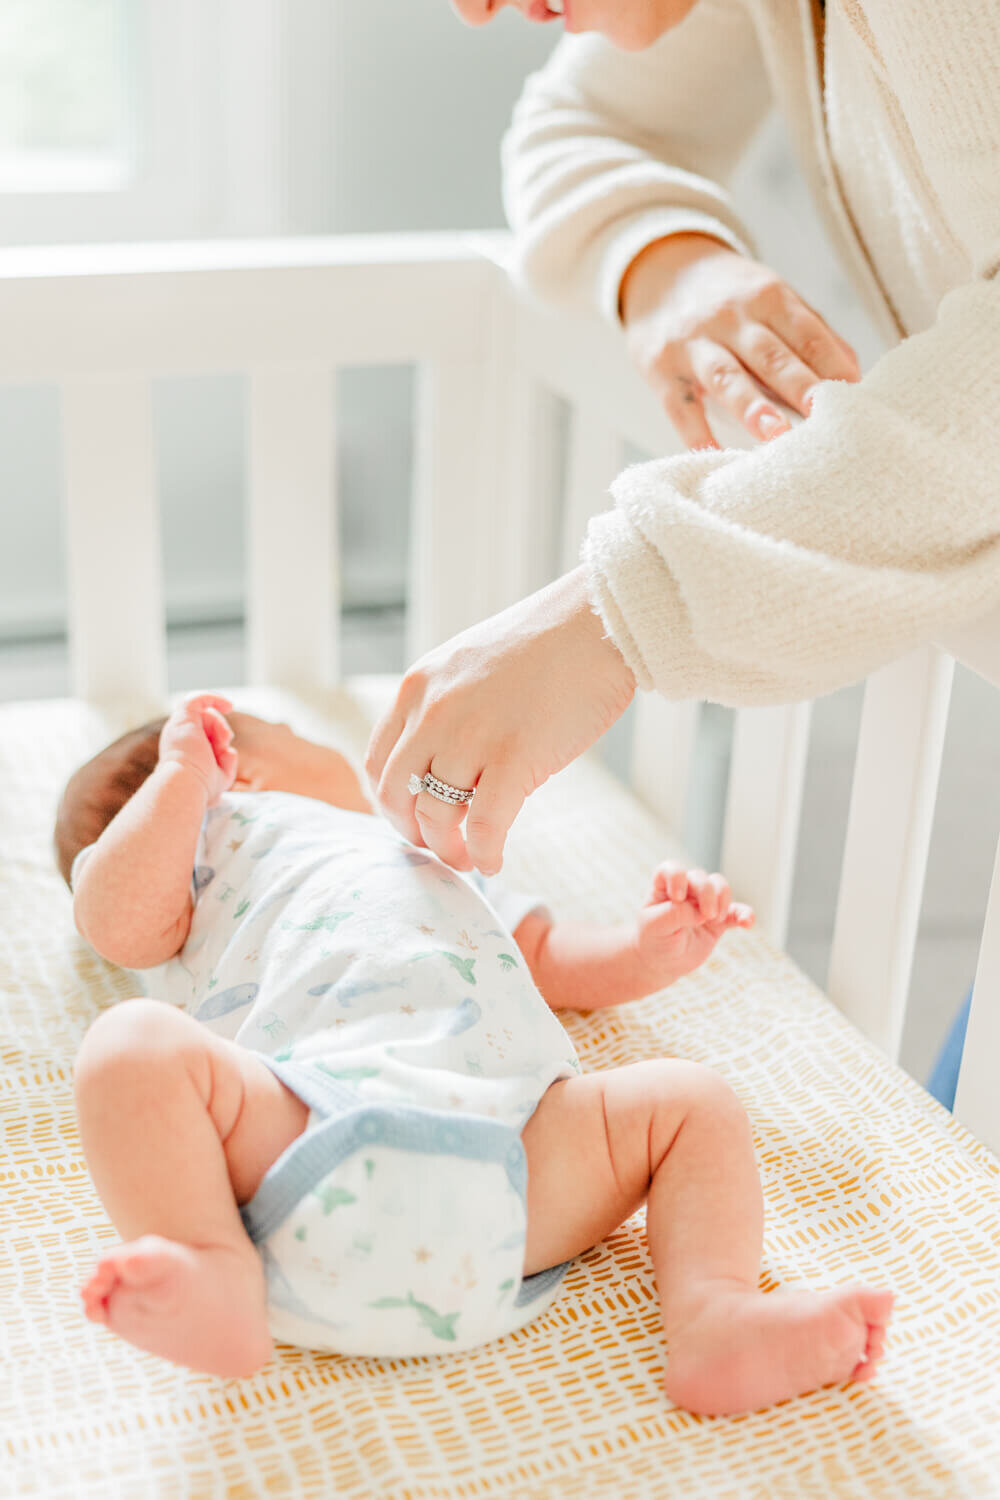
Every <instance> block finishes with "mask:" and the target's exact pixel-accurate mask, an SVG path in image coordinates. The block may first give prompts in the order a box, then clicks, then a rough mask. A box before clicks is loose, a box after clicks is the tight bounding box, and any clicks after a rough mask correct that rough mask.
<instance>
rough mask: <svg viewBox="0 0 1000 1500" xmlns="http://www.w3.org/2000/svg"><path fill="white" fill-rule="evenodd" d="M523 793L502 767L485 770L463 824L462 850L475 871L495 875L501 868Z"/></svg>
mask: <svg viewBox="0 0 1000 1500" xmlns="http://www.w3.org/2000/svg"><path fill="white" fill-rule="evenodd" d="M525 795H526V794H525V792H524V790H523V788H522V787H521V786H520V785H519V784H518V782H517V780H516V779H515V777H514V776H513V775H512V774H511V772H510V771H509V770H508V769H507V768H505V767H504V766H502V765H494V766H487V767H486V769H485V770H484V771H483V774H482V776H480V778H479V783H478V785H477V787H476V795H475V796H474V797H473V799H472V802H471V803H470V805H469V812H468V816H467V818H466V820H465V846H466V848H467V849H468V851H469V857H470V859H471V860H472V863H473V864H474V865H475V867H476V869H477V870H481V871H482V873H483V874H484V875H495V874H496V873H497V871H498V870H499V869H500V867H501V865H502V864H503V850H504V844H505V843H506V840H507V831H508V829H509V828H510V826H511V824H512V823H513V821H514V819H515V818H516V817H517V815H518V813H519V812H520V811H521V808H522V806H523V805H524V799H525Z"/></svg>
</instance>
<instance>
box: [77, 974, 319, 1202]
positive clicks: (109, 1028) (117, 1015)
mask: <svg viewBox="0 0 1000 1500" xmlns="http://www.w3.org/2000/svg"><path fill="white" fill-rule="evenodd" d="M74 1083H75V1089H76V1097H77V1107H78V1110H79V1111H80V1112H81V1115H82V1114H84V1113H85V1112H88V1111H89V1110H91V1109H92V1108H94V1107H100V1108H102V1109H104V1110H106V1109H108V1108H109V1107H114V1103H113V1102H117V1104H118V1105H119V1106H120V1107H121V1108H122V1109H123V1110H124V1111H125V1113H126V1115H127V1114H128V1113H129V1106H130V1102H131V1101H133V1100H134V1098H135V1096H136V1095H137V1093H138V1094H140V1095H144V1096H149V1095H150V1094H152V1095H153V1096H155V1097H156V1098H157V1099H158V1100H161V1101H162V1103H163V1109H164V1111H165V1112H169V1111H171V1110H172V1111H173V1114H174V1116H175V1117H177V1124H178V1125H179V1124H180V1122H181V1117H182V1116H183V1112H184V1111H185V1110H192V1109H194V1110H201V1109H204V1110H206V1111H207V1113H208V1115H209V1117H210V1119H211V1121H212V1124H213V1125H214V1126H215V1129H216V1130H217V1132H218V1135H219V1141H220V1144H221V1146H222V1150H223V1153H224V1155H225V1159H226V1166H227V1168H228V1171H229V1178H230V1181H231V1183H232V1187H233V1192H234V1194H235V1197H236V1201H237V1203H245V1202H247V1201H248V1200H249V1199H250V1198H251V1197H252V1196H253V1194H254V1193H255V1192H256V1190H257V1187H258V1185H259V1183H260V1180H261V1178H262V1177H263V1176H264V1173H265V1172H266V1171H267V1169H268V1167H269V1166H271V1164H272V1163H273V1162H274V1161H276V1160H277V1158H278V1157H279V1156H280V1155H281V1153H282V1152H283V1151H284V1150H285V1148H286V1147H287V1146H289V1145H290V1144H291V1142H292V1141H293V1140H294V1139H295V1138H296V1136H298V1135H301V1133H302V1131H303V1130H304V1129H305V1127H306V1123H307V1121H308V1118H309V1109H308V1106H307V1105H305V1104H304V1103H303V1101H302V1100H301V1099H300V1098H298V1096H297V1095H296V1094H293V1093H292V1092H291V1090H290V1089H287V1088H286V1087H285V1085H284V1084H283V1083H282V1082H281V1081H280V1080H279V1079H278V1078H277V1077H276V1076H275V1074H274V1073H273V1072H272V1071H271V1069H270V1068H269V1067H268V1066H267V1065H266V1063H264V1062H263V1060H262V1059H261V1058H260V1057H258V1056H257V1055H255V1054H254V1053H253V1052H250V1051H248V1049H247V1048H245V1047H238V1046H237V1045H236V1044H235V1043H234V1042H230V1041H226V1040H225V1039H224V1038H223V1037H220V1036H216V1034H215V1033H214V1032H212V1031H209V1029H208V1028H207V1027H206V1026H203V1025H202V1024H201V1023H200V1022H199V1021H196V1020H194V1018H193V1017H192V1016H189V1015H187V1014H186V1013H185V1012H184V1011H182V1010H180V1009H178V1008H177V1007H176V1006H173V1005H168V1004H166V1003H165V1002H163V1001H160V1000H150V999H146V998H141V999H136V1000H130V1001H128V1002H127V1004H122V1005H115V1006H112V1007H111V1008H110V1009H109V1010H107V1011H104V1012H103V1013H102V1014H101V1015H100V1016H99V1017H98V1019H97V1020H96V1021H95V1022H94V1024H93V1025H92V1026H91V1028H90V1030H89V1031H88V1033H87V1035H86V1037H85V1038H84V1041H83V1045H82V1046H81V1048H80V1051H79V1053H78V1055H77V1059H76V1066H75V1069H74Z"/></svg>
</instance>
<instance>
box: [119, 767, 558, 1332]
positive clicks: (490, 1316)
mask: <svg viewBox="0 0 1000 1500" xmlns="http://www.w3.org/2000/svg"><path fill="white" fill-rule="evenodd" d="M194 892H195V906H194V914H193V917H192V921H191V930H190V933H189V936H188V940H187V942H186V943H185V945H184V947H183V948H182V950H181V951H180V953H179V954H178V955H177V956H176V957H175V958H173V959H171V960H170V961H169V962H168V963H166V964H164V965H162V966H161V967H160V968H159V969H157V970H152V971H149V972H148V973H147V974H146V975H145V976H144V978H145V981H146V988H147V992H148V993H149V994H151V995H154V996H156V997H157V998H160V999H164V1000H169V1001H173V1002H174V1003H176V1004H181V1005H183V1006H184V1008H185V1009H186V1010H187V1011H188V1012H189V1013H190V1014H192V1015H193V1016H194V1017H195V1018H196V1019H197V1020H199V1021H202V1022H203V1023H204V1024H205V1025H206V1026H209V1027H210V1028H211V1029H212V1030H213V1031H215V1032H217V1033H218V1034H219V1035H221V1036H224V1037H226V1038H227V1039H229V1040H231V1041H235V1042H237V1043H238V1044H239V1045H241V1046H245V1047H248V1048H250V1049H251V1050H252V1051H254V1052H256V1053H258V1054H260V1056H261V1059H262V1061H264V1062H266V1063H267V1064H268V1066H269V1067H271V1068H272V1069H273V1071H274V1072H275V1073H276V1074H277V1076H278V1077H279V1078H281V1080H282V1081H283V1082H284V1083H285V1084H286V1085H287V1086H288V1087H289V1088H290V1089H292V1090H293V1092H295V1093H296V1094H298V1095H299V1096H300V1097H301V1098H302V1099H303V1100H304V1101H305V1102H306V1104H307V1105H308V1106H309V1109H310V1115H309V1122H308V1125H307V1128H306V1130H305V1132H304V1133H303V1134H302V1135H301V1136H300V1137H298V1139H297V1140H295V1141H293V1142H292V1144H291V1146H290V1147H289V1148H288V1150H287V1151H286V1152H285V1153H284V1154H283V1155H282V1156H281V1157H280V1158H279V1160H278V1161H277V1162H275V1163H274V1164H273V1165H272V1167H271V1168H270V1170H269V1171H268V1173H267V1174H266V1176H265V1177H264V1179H263V1181H262V1182H261V1184H260V1186H259V1188H258V1191H257V1193H256V1194H255V1196H254V1198H253V1199H252V1200H251V1202H250V1203H248V1204H245V1205H244V1206H243V1208H242V1210H241V1212H242V1214H243V1220H244V1224H245V1225H246V1228H247V1231H248V1233H249V1235H250V1237H251V1239H252V1240H253V1242H254V1243H255V1244H256V1245H257V1248H258V1250H259V1251H260V1253H261V1255H262V1257H263V1260H264V1264H265V1269H266V1272H267V1279H268V1297H269V1310H270V1326H271V1331H272V1333H273V1334H274V1336H275V1337H276V1338H278V1339H280V1340H282V1341H285V1342H290V1343H296V1344H302V1345H306V1346H308V1347H310V1348H315V1349H329V1350H334V1351H337V1352H340V1353H344V1354H362V1355H385V1356H405V1355H416V1354H441V1353H449V1352H454V1351H457V1350H460V1349H465V1348H471V1347H473V1346H475V1345H477V1344H481V1343H484V1342H486V1341H488V1340H489V1339H492V1338H496V1337H499V1336H500V1335H502V1334H503V1333H506V1332H508V1331H510V1330H511V1329H514V1328H517V1327H519V1326H521V1325H522V1324H523V1323H525V1322H528V1321H530V1319H532V1318H533V1317H535V1316H537V1314H538V1313H539V1312H540V1311H542V1310H543V1309H544V1307H545V1306H547V1305H548V1303H549V1302H550V1301H551V1300H552V1298H553V1297H554V1296H555V1295H556V1293H557V1291H558V1285H559V1280H560V1278H561V1276H562V1274H563V1271H564V1270H565V1267H563V1266H557V1267H553V1268H552V1269H551V1270H548V1271H543V1272H541V1273H539V1274H538V1275H537V1276H532V1277H528V1278H524V1277H523V1276H522V1274H521V1267H522V1264H523V1259H524V1240H525V1218H526V1216H525V1193H526V1183H527V1169H526V1160H525V1154H524V1148H523V1145H522V1143H521V1130H522V1129H523V1126H524V1124H525V1123H526V1121H527V1120H528V1119H529V1118H530V1116H531V1114H532V1113H533V1112H534V1109H535V1107H536V1105H537V1104H538V1101H539V1100H540V1099H541V1097H542V1095H543V1094H544V1093H545V1091H546V1089H547V1088H548V1087H549V1085H550V1084H552V1083H554V1082H555V1081H556V1080H557V1079H559V1078H567V1077H570V1076H572V1075H573V1074H575V1073H578V1072H579V1071H580V1065H579V1062H578V1059H577V1057H576V1053H575V1051H574V1049H573V1046H572V1044H571V1042H570V1040H569V1038H568V1036H567V1035H566V1033H565V1031H564V1030H563V1028H562V1026H560V1024H559V1022H558V1021H557V1020H556V1018H555V1016H554V1015H553V1014H552V1012H551V1011H550V1010H549V1008H548V1006H547V1005H546V1003H545V1001H544V1000H543V999H542V997H541V995H540V994H539V992H538V990H537V988H536V987H535V984H534V982H533V981H532V979H531V975H530V973H529V972H528V968H527V965H526V963H525V961H524V958H523V957H522V955H521V953H520V951H519V949H518V947H517V944H516V943H515V941H514V938H513V935H512V929H513V928H515V927H516V926H517V925H518V923H519V922H520V921H521V919H522V917H523V916H524V915H526V914H527V912H528V911H530V910H532V909H535V908H536V907H537V906H538V903H537V902H535V901H532V900H528V899H526V898H524V897H521V896H517V895H515V894H513V893H511V892H505V891H504V890H503V888H502V886H500V885H499V884H498V883H497V882H493V881H482V880H481V879H480V880H478V881H474V880H473V879H470V878H467V877H465V876H463V875H461V874H459V873H457V872H456V871H454V870H452V869H450V868H449V867H448V866H447V865H445V864H443V863H442V862H441V861H440V860H439V859H438V858H437V857H436V856H435V855H433V854H431V853H429V852H428V851H427V850H424V849H417V848H414V847H413V846H412V845H410V844H408V843H407V842H406V841H405V840H403V839H401V838H400V837H399V836H398V835H397V834H396V833H395V832H394V831H393V830H392V829H391V828H390V827H389V826H388V825H387V824H386V823H384V822H383V821H382V820H381V819H379V818H376V817H372V816H369V815H367V814H364V813H352V812H344V811H342V810H341V809H338V808H333V807H330V806H328V805H327V804H325V803H322V802H317V801H315V800H314V799H312V798H305V797H299V796H295V795H293V794H291V793H285V792H255V793H227V794H226V795H225V796H224V797H222V798H221V799H220V801H219V803H218V805H217V806H215V807H213V808H212V809H210V810H209V813H208V814H207V816H206V819H205V823H204V825H203V828H202V833H201V837H200V840H199V846H198V852H197V862H196V867H195V871H194Z"/></svg>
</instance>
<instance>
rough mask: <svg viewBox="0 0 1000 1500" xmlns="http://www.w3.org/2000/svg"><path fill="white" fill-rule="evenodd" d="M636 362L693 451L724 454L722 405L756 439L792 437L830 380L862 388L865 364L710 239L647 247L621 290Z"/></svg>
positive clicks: (812, 315) (783, 289) (765, 277)
mask: <svg viewBox="0 0 1000 1500" xmlns="http://www.w3.org/2000/svg"><path fill="white" fill-rule="evenodd" d="M621 315H622V321H623V322H624V324H625V329H626V342H627V345H628V349H629V353H630V355H631V357H632V359H633V361H634V362H635V364H636V365H637V366H638V368H639V371H640V373H641V374H642V375H643V377H644V378H645V379H646V380H647V381H648V382H649V384H650V385H651V386H652V387H653V390H654V391H655V392H656V393H657V395H658V396H659V397H660V398H661V399H662V401H663V405H664V407H665V408H666V412H667V416H668V417H669V418H670V420H671V422H672V423H673V425H674V427H675V428H676V430H677V433H678V435H679V436H680V438H681V439H682V440H683V441H684V442H685V443H686V444H687V446H688V447H689V448H717V447H718V446H719V445H718V443H717V442H716V441H715V438H714V437H713V435H712V430H711V428H710V427H709V425H708V420H707V418H706V416H705V407H704V400H705V397H706V396H711V397H713V399H714V400H716V401H717V402H718V403H719V404H720V405H721V406H724V407H726V408H727V409H728V410H729V411H731V412H732V413H733V415H734V416H735V417H736V418H737V420H738V421H739V422H740V423H741V424H742V425H743V426H744V427H745V428H746V429H747V431H748V432H750V433H752V434H753V436H754V437H755V438H764V439H767V438H773V437H779V436H780V435H781V434H782V433H783V432H787V431H788V430H789V424H788V421H787V419H786V418H785V417H784V416H783V415H782V414H781V412H780V411H778V409H777V408H776V407H775V405H774V404H773V403H774V397H778V399H779V400H781V401H782V402H784V404H785V405H786V406H789V407H791V408H792V409H793V410H794V411H798V412H801V413H802V415H803V416H807V415H808V413H809V405H810V400H811V393H812V390H813V388H814V387H815V386H816V385H817V384H818V383H819V382H820V381H821V380H852V381H853V380H859V379H860V378H861V372H860V370H859V367H858V361H857V356H856V355H855V353H854V350H853V349H852V348H851V347H850V345H849V344H847V343H845V342H844V340H843V339H842V338H840V337H839V336H838V335H837V334H835V333H834V332H833V331H832V329H831V328H830V327H829V326H828V325H827V324H826V323H825V322H824V321H823V319H822V318H821V317H820V315H819V313H817V312H814V310H813V309H812V308H811V307H809V306H808V305H807V303H805V302H803V301H802V298H801V297H799V296H798V295H797V294H796V293H795V292H793V291H792V289H791V287H790V286H787V285H786V283H785V282H783V281H782V280H781V278H780V277H779V276H778V275H776V273H775V272H774V271H771V270H769V269H768V268H767V266H762V265H760V264H759V263H758V262H757V261H754V260H749V259H748V258H747V257H746V256H745V255H739V254H738V253H737V252H736V251H735V250H731V249H730V248H729V247H728V246H727V245H723V244H722V243H721V241H719V240H716V239H712V238H711V237H710V236H708V235H702V234H678V235H671V236H670V238H669V239H665V240H657V241H656V242H655V243H653V244H652V245H648V246H647V247H646V249H645V250H643V251H642V252H641V253H640V254H639V255H637V256H636V258H635V260H634V261H633V262H632V264H631V265H630V266H629V268H628V270H627V271H626V273H625V277H624V280H623V281H622V289H621Z"/></svg>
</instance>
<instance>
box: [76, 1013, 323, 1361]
mask: <svg viewBox="0 0 1000 1500" xmlns="http://www.w3.org/2000/svg"><path fill="white" fill-rule="evenodd" d="M74 1082H75V1089H76V1103H77V1116H78V1119H79V1125H80V1136H81V1139H82V1142H83V1149H84V1153H85V1155H86V1157H87V1164H88V1166H89V1168H90V1172H91V1175H92V1177H93V1180H94V1184H95V1186H96V1188H97V1191H98V1193H99V1195H100V1197H101V1200H102V1202H103V1203H104V1206H105V1208H106V1209H107V1211H108V1214H109V1216H110V1218H111V1220H112V1222H113V1223H114V1225H115V1228H116V1229H117V1230H118V1232H119V1233H120V1234H121V1236H122V1241H123V1243H122V1244H121V1245H119V1246H117V1247H116V1249H114V1250H111V1251H109V1252H107V1253H106V1254H105V1255H103V1256H102V1257H101V1258H100V1260H99V1262H98V1265H97V1267H96V1269H95V1271H94V1272H93V1274H92V1275H91V1277H90V1279H89V1281H88V1283H87V1284H86V1286H85V1287H84V1288H83V1300H84V1310H85V1312H86V1314H87V1316H88V1317H89V1318H91V1319H92V1320H93V1321H94V1322H99V1323H105V1324H107V1326H108V1327H110V1328H111V1329H112V1330H113V1331H114V1332H115V1333H118V1334H120V1335H121V1336H122V1337H123V1338H125V1339H128V1341H129V1342H130V1343H133V1344H136V1345H137V1346H138V1347H139V1348H140V1349H147V1350H150V1351H151V1352H152V1353H154V1354H159V1355H162V1356H163V1357H164V1358H166V1359H170V1360H173V1361H175V1363H177V1364H182V1365H187V1366H188V1367H189V1368H191V1369H195V1370H205V1371H208V1372H210V1373H212V1374H216V1375H227V1376H240V1375H249V1374H251V1373H252V1372H253V1371H254V1370H256V1369H257V1368H259V1366H260V1365H262V1364H263V1363H264V1362H265V1361H266V1360H267V1359H268V1357H269V1356H270V1353H271V1348H272V1345H271V1338H270V1334H269V1332H268V1328H267V1311H266V1303H265V1282H264V1274H263V1267H262V1264H261V1260H260V1257H259V1255H258V1254H257V1251H256V1250H255V1249H254V1247H253V1245H252V1244H251V1242H250V1240H249V1238H248V1237H247V1234H246V1231H245V1230H244V1228H243V1223H242V1220H241V1219H240V1215H239V1210H238V1208H237V1204H239V1203H245V1202H247V1201H248V1200H249V1199H250V1198H251V1197H252V1196H253V1194H254V1192H255V1191H256V1188H257V1186H258V1184H259V1182H260V1180H261V1178H262V1177H263V1175H264V1173H265V1172H266V1171H267V1168H268V1167H269V1166H270V1165H271V1163H272V1162H274V1161H275V1160H276V1159H277V1157H278V1156H280V1154H281V1152H282V1151H283V1150H284V1149H285V1148H286V1147H287V1146H288V1145H290V1143H291V1142H292V1141H293V1140H294V1139H295V1137H296V1136H298V1135H300V1134H301V1133H302V1131H303V1130H304V1129H305V1125H306V1121H307V1119H308V1109H307V1107H306V1105H305V1104H303V1102H302V1101H301V1100H300V1099H299V1098H297V1096H296V1095H294V1094H293V1093H291V1091H290V1090H289V1089H286V1088H285V1086H284V1085H283V1084H282V1083H281V1082H280V1081H279V1080H278V1079H277V1078H276V1077H275V1075H274V1074H273V1073H272V1072H271V1070H270V1069H269V1068H268V1067H267V1066H266V1065H265V1064H264V1063H262V1062H260V1060H259V1059H257V1058H255V1057H254V1056H253V1054H252V1053H250V1052H247V1051H246V1050H245V1049H243V1048H240V1047H236V1046H234V1045H233V1044H232V1043H231V1042H226V1041H223V1040H222V1039H221V1038H220V1037H217V1036H214V1035H213V1034H212V1032H210V1031H207V1030H206V1029H205V1028H204V1027H203V1026H200V1025H199V1024H198V1023H197V1022H196V1021H194V1020H192V1018H191V1017H190V1016H187V1015H185V1014H184V1013H183V1012H182V1011H179V1010H176V1009H175V1008H174V1007H173V1006H170V1005H165V1004H161V1003H160V1002H158V1001H155V1000H133V1001H130V1002H129V1003H128V1004H126V1005H118V1006H115V1007H113V1008H112V1009H111V1010H108V1011H106V1012H105V1013H104V1014H103V1015H101V1016H100V1017H99V1018H98V1020H97V1021H96V1022H95V1023H94V1025H93V1026H92V1027H91V1029H90V1031H89V1032H88V1033H87V1036H86V1037H85V1038H84V1042H83V1046H82V1047H81V1049H80V1053H79V1055H78V1057H77V1061H76V1069H75V1075H74Z"/></svg>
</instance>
